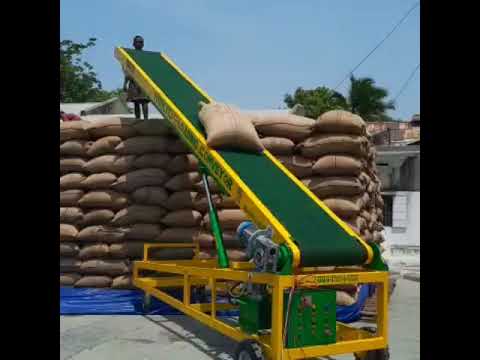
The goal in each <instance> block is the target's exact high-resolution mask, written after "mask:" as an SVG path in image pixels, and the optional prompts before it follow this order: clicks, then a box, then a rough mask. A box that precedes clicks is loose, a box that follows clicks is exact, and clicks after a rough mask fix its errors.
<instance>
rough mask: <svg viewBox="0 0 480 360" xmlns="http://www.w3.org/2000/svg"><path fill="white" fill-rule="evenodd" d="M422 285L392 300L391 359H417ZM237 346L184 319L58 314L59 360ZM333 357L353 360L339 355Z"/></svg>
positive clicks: (143, 359) (409, 285) (205, 353)
mask: <svg viewBox="0 0 480 360" xmlns="http://www.w3.org/2000/svg"><path fill="white" fill-rule="evenodd" d="M419 318H420V283H419V282H416V281H410V280H406V279H399V280H398V281H397V287H396V289H395V292H394V293H393V296H392V299H391V310H390V355H391V356H390V358H391V359H392V360H419V359H420V322H419ZM235 346H236V343H235V342H234V341H232V340H230V339H228V338H226V337H224V336H222V335H220V334H218V333H216V332H214V331H212V330H210V329H209V328H207V327H206V326H204V325H202V324H200V323H198V322H197V321H195V320H193V319H190V318H187V317H185V316H61V317H60V359H61V360H67V359H68V360H105V359H115V360H162V359H165V360H166V359H177V360H184V359H185V360H193V359H196V360H197V359H198V360H202V359H205V360H212V359H214V360H217V359H218V360H220V359H233V353H234V351H235ZM335 359H338V360H343V359H352V356H351V355H349V356H339V357H335Z"/></svg>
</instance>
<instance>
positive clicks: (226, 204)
mask: <svg viewBox="0 0 480 360" xmlns="http://www.w3.org/2000/svg"><path fill="white" fill-rule="evenodd" d="M218 207H219V208H220V209H238V205H237V203H236V202H235V201H234V200H233V198H231V197H230V196H226V195H221V201H220V204H219V206H218ZM197 210H198V211H201V212H207V211H208V206H207V207H206V208H205V210H200V209H197Z"/></svg>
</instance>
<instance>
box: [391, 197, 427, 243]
mask: <svg viewBox="0 0 480 360" xmlns="http://www.w3.org/2000/svg"><path fill="white" fill-rule="evenodd" d="M392 194H393V196H394V197H393V209H392V213H393V215H392V217H393V223H392V226H391V227H387V226H386V227H385V230H384V236H385V239H386V241H387V243H388V245H389V246H393V245H417V246H419V245H420V191H398V192H394V193H392Z"/></svg>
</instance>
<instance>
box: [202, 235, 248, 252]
mask: <svg viewBox="0 0 480 360" xmlns="http://www.w3.org/2000/svg"><path fill="white" fill-rule="evenodd" d="M222 237H223V245H224V247H225V248H226V249H241V248H243V245H242V243H241V241H240V240H239V239H238V238H237V234H236V232H235V231H224V232H223V233H222ZM195 242H198V244H199V245H200V248H201V249H215V248H216V242H215V237H214V236H213V235H212V234H211V233H209V232H207V231H201V232H200V233H198V235H197V237H196V238H195Z"/></svg>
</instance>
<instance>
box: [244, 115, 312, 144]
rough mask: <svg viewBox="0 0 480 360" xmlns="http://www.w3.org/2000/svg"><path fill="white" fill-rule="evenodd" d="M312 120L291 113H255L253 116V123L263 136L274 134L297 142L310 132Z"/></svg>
mask: <svg viewBox="0 0 480 360" xmlns="http://www.w3.org/2000/svg"><path fill="white" fill-rule="evenodd" d="M313 124H314V120H312V119H309V118H306V117H303V116H298V115H293V114H276V113H264V114H261V113H257V114H255V115H254V116H253V125H254V126H255V129H256V130H257V131H258V133H259V134H262V135H263V136H275V137H283V138H287V139H290V140H292V141H294V142H299V141H302V140H303V139H305V138H306V137H308V136H309V135H310V133H311V130H312V126H313Z"/></svg>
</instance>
